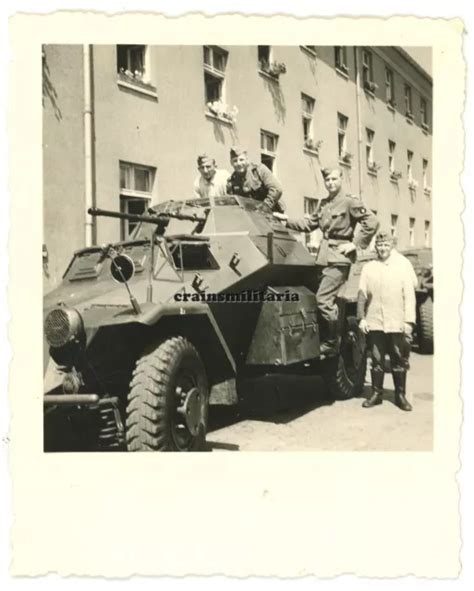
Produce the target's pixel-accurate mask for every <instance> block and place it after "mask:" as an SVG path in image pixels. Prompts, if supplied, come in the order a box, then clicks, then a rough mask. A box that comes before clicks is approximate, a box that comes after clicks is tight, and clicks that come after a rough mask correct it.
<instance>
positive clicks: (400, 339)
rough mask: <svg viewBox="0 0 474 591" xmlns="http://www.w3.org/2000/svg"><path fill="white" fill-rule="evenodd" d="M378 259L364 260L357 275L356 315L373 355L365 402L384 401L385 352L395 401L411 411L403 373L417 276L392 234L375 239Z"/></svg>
mask: <svg viewBox="0 0 474 591" xmlns="http://www.w3.org/2000/svg"><path fill="white" fill-rule="evenodd" d="M375 250H376V253H377V259H376V260H374V261H370V262H369V263H367V264H366V265H365V266H364V267H363V269H362V273H361V276H360V283H359V294H358V301H357V315H358V318H359V326H360V328H361V330H362V331H363V332H364V333H366V334H367V335H368V345H369V349H370V352H371V356H372V395H371V397H370V398H368V399H367V400H366V401H365V402H364V403H363V405H362V406H363V407H364V408H371V407H373V406H376V405H378V404H382V401H383V380H384V365H385V363H384V362H385V355H386V353H388V354H389V356H390V362H391V367H392V375H393V384H394V386H395V402H396V404H397V405H398V407H399V408H401V409H402V410H405V411H410V410H412V406H411V404H410V403H409V402H408V400H407V399H406V376H407V370H408V358H409V354H410V344H411V338H412V333H413V327H414V325H415V322H416V296H415V288H416V283H417V279H416V275H415V272H414V270H413V267H412V265H411V263H410V261H409V260H408V259H407V258H406V257H404V256H403V255H401V254H400V253H398V252H397V251H396V250H394V249H393V242H392V238H391V236H390V235H389V234H388V233H387V232H379V233H378V234H377V236H376V238H375Z"/></svg>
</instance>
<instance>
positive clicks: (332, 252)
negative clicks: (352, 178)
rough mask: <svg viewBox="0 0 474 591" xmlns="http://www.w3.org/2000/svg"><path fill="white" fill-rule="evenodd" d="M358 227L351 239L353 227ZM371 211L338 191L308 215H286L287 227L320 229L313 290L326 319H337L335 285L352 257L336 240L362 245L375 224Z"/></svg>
mask: <svg viewBox="0 0 474 591" xmlns="http://www.w3.org/2000/svg"><path fill="white" fill-rule="evenodd" d="M356 224H359V225H360V231H359V232H358V235H357V236H356V238H355V239H354V228H355V226H356ZM378 225H379V224H378V221H377V218H376V217H375V215H374V214H373V213H372V212H371V211H370V210H368V209H366V207H365V206H364V204H363V203H362V202H361V201H360V200H359V199H355V198H354V197H349V196H346V195H343V194H342V193H341V192H339V193H338V194H337V195H336V196H335V197H332V198H331V197H327V198H325V199H323V200H322V201H321V203H320V206H319V208H318V209H317V211H316V212H315V213H313V214H312V216H311V217H310V218H308V219H306V218H303V219H289V220H288V221H287V227H288V228H290V229H292V230H299V231H301V232H312V231H313V230H316V229H318V228H319V229H320V230H321V231H322V233H323V239H322V241H321V244H320V248H319V251H318V255H317V258H316V265H317V266H318V271H319V274H320V282H319V287H318V291H317V294H316V298H317V302H318V309H319V311H320V313H321V316H322V317H323V318H324V319H325V320H327V321H328V322H333V321H337V319H338V308H337V304H336V296H337V293H338V291H339V288H340V287H341V286H342V285H343V284H344V283H345V281H346V280H347V277H348V276H349V271H350V265H351V263H353V262H354V261H355V257H356V252H355V251H353V252H351V253H350V254H349V255H344V254H342V253H341V252H339V250H338V246H339V245H340V244H347V243H349V242H354V244H355V245H356V246H360V247H361V248H366V247H367V246H369V244H370V241H371V239H372V237H373V236H374V234H375V232H376V231H377V228H378Z"/></svg>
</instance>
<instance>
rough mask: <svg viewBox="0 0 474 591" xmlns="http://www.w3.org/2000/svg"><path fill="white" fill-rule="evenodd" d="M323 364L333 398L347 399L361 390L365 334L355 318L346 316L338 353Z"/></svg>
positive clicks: (364, 367) (363, 370) (363, 375)
mask: <svg viewBox="0 0 474 591" xmlns="http://www.w3.org/2000/svg"><path fill="white" fill-rule="evenodd" d="M324 364H325V370H324V378H325V381H326V384H327V386H328V389H329V392H330V394H331V395H332V396H333V397H334V398H336V399H337V400H349V399H350V398H354V397H355V396H358V395H359V394H360V393H361V392H362V389H363V388H364V382H365V373H366V370H367V350H366V342H365V335H364V334H363V333H362V332H361V330H360V329H359V325H358V322H357V319H356V318H354V317H349V318H347V320H346V324H345V330H344V333H343V335H342V338H341V346H340V351H339V355H337V356H335V357H329V358H328V359H326V360H325V361H324Z"/></svg>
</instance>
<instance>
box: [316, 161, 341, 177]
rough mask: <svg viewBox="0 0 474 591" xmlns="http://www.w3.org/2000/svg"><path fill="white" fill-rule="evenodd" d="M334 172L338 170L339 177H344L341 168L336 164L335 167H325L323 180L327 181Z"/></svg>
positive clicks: (322, 170) (322, 172)
mask: <svg viewBox="0 0 474 591" xmlns="http://www.w3.org/2000/svg"><path fill="white" fill-rule="evenodd" d="M334 170H337V172H338V173H339V176H341V177H342V170H341V167H340V166H338V165H337V164H335V165H334V166H325V167H324V168H321V174H322V175H323V179H326V178H327V177H328V176H329V175H330V174H331V172H333V171H334Z"/></svg>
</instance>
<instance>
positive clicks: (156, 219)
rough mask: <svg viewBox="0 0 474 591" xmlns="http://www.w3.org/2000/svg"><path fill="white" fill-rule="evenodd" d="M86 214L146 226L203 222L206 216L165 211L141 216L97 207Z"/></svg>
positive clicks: (91, 208)
mask: <svg viewBox="0 0 474 591" xmlns="http://www.w3.org/2000/svg"><path fill="white" fill-rule="evenodd" d="M87 213H88V214H89V215H92V216H96V217H99V216H103V217H108V218H118V219H120V220H130V221H132V222H145V223H148V224H156V225H161V224H163V223H164V222H165V223H166V222H167V221H169V220H170V219H172V218H174V219H177V220H186V221H190V222H200V223H202V222H205V221H206V219H207V214H206V215H198V214H196V213H183V212H181V211H166V212H156V213H154V214H153V215H143V214H136V213H123V212H121V211H111V210H108V209H99V208H98V207H90V208H89V209H88V210H87Z"/></svg>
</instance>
